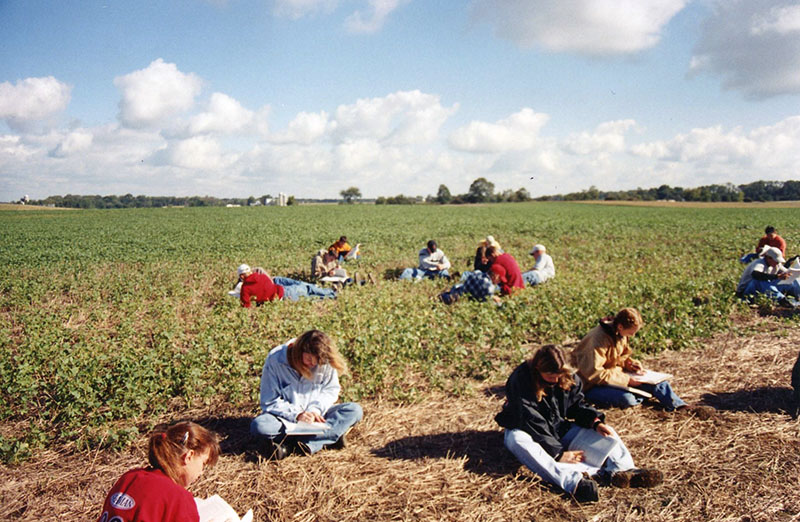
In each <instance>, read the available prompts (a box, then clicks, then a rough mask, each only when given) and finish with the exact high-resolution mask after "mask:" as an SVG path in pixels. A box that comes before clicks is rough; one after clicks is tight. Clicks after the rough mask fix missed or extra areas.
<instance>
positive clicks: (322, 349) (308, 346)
mask: <svg viewBox="0 0 800 522" xmlns="http://www.w3.org/2000/svg"><path fill="white" fill-rule="evenodd" d="M304 353H309V354H311V355H314V356H315V357H317V359H319V364H330V365H331V366H332V367H333V368H335V369H336V371H337V372H339V374H340V375H342V374H345V373H347V363H346V362H345V360H344V358H343V357H342V356H341V354H340V353H339V350H338V349H337V348H336V343H335V342H334V341H333V339H331V338H330V337H328V335H327V334H325V333H324V332H321V331H319V330H309V331H307V332H305V333H304V334H303V335H301V336H300V337H298V338H297V339H295V341H294V342H293V343H292V344H290V345H289V349H288V351H287V354H286V358H287V359H288V361H289V365H290V366H291V367H292V368H294V369H295V371H297V373H299V374H301V375H302V376H303V377H305V378H306V379H309V380H310V379H311V377H312V374H311V370H310V369H308V368H307V367H306V365H305V364H303V354H304Z"/></svg>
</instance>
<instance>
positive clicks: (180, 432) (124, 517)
mask: <svg viewBox="0 0 800 522" xmlns="http://www.w3.org/2000/svg"><path fill="white" fill-rule="evenodd" d="M148 453H149V454H148V460H149V461H150V467H149V468H137V469H132V470H130V471H128V472H127V473H125V474H124V475H122V477H120V478H119V480H117V482H116V483H115V484H114V486H113V487H112V488H111V491H109V492H108V496H107V497H106V501H105V502H104V503H103V512H102V514H101V515H100V518H98V519H97V520H98V522H112V521H113V522H151V521H155V520H169V521H172V522H199V520H200V515H199V514H198V512H197V504H196V503H195V500H194V497H193V496H192V494H191V493H189V492H188V491H187V490H186V488H187V487H188V486H189V485H190V484H191V483H192V482H194V481H195V480H197V479H198V478H199V477H200V475H202V474H203V468H204V467H205V466H213V465H214V464H215V463H216V462H217V458H218V457H219V443H218V442H217V438H216V436H215V435H214V434H213V433H212V432H210V431H208V430H207V429H205V428H203V427H202V426H200V425H198V424H195V423H193V422H179V423H177V424H174V425H172V426H170V427H169V428H167V429H164V430H157V431H156V432H154V433H153V434H152V435H150V444H149V452H148Z"/></svg>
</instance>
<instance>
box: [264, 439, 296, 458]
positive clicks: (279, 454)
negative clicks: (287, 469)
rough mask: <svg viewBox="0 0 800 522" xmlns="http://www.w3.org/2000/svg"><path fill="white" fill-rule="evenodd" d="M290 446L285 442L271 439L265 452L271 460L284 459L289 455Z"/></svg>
mask: <svg viewBox="0 0 800 522" xmlns="http://www.w3.org/2000/svg"><path fill="white" fill-rule="evenodd" d="M289 453H291V452H290V451H289V448H287V447H286V446H285V445H284V444H281V443H279V442H275V441H274V440H270V441H268V442H267V444H266V446H265V448H264V454H265V455H266V457H267V458H268V459H269V460H283V459H285V458H286V457H288V456H289Z"/></svg>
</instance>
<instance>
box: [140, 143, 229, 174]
mask: <svg viewBox="0 0 800 522" xmlns="http://www.w3.org/2000/svg"><path fill="white" fill-rule="evenodd" d="M153 160H154V163H156V164H161V165H171V166H175V167H181V168H184V169H190V170H199V171H213V170H216V169H221V168H223V167H226V166H228V165H230V164H231V163H232V162H233V161H235V155H234V154H232V153H225V152H224V151H223V150H222V147H221V146H220V143H219V142H218V141H217V140H216V139H214V138H212V137H210V136H195V137H192V138H188V139H185V140H176V141H174V142H171V143H170V144H169V146H168V147H167V148H166V149H163V150H160V151H158V152H157V153H156V154H155V155H154V158H153Z"/></svg>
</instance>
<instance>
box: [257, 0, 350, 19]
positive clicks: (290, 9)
mask: <svg viewBox="0 0 800 522" xmlns="http://www.w3.org/2000/svg"><path fill="white" fill-rule="evenodd" d="M337 4H338V0H274V8H273V12H274V13H275V14H276V15H279V16H285V17H287V18H292V19H295V20H296V19H298V18H302V17H303V16H306V15H308V14H312V13H316V12H319V11H322V12H331V11H333V10H334V9H335V8H336V5H337Z"/></svg>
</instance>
